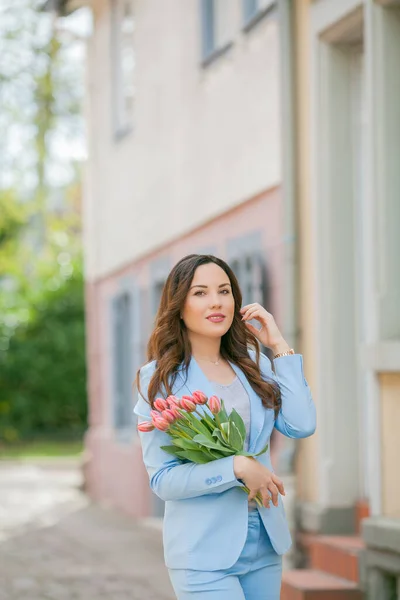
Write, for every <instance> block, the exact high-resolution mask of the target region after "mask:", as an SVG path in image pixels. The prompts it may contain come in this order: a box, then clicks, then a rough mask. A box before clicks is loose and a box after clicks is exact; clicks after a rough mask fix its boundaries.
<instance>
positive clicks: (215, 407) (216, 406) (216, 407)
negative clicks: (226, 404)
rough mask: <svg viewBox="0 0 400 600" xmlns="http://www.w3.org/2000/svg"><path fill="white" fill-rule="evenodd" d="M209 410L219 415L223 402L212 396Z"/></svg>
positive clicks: (209, 401) (209, 400)
mask: <svg viewBox="0 0 400 600" xmlns="http://www.w3.org/2000/svg"><path fill="white" fill-rule="evenodd" d="M208 408H209V409H210V410H211V412H212V413H213V415H217V414H218V413H219V411H220V410H221V401H220V399H219V398H218V397H217V396H211V397H210V398H209V399H208Z"/></svg>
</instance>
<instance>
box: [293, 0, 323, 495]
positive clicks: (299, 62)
mask: <svg viewBox="0 0 400 600" xmlns="http://www.w3.org/2000/svg"><path fill="white" fill-rule="evenodd" d="M295 6H296V9H295V24H296V37H297V45H296V52H295V56H296V62H295V67H296V73H297V105H296V106H297V123H298V135H297V147H296V154H297V161H298V163H297V168H298V186H297V191H298V196H297V198H298V203H299V205H298V214H299V251H300V261H299V262H300V273H299V282H300V290H299V292H300V329H301V351H302V353H303V354H304V364H305V370H306V377H307V380H308V382H309V384H310V386H311V388H312V389H315V380H316V373H315V366H316V361H315V347H314V333H315V331H314V329H315V291H314V285H315V282H314V278H313V260H312V254H313V252H314V251H315V249H314V245H313V234H312V218H311V214H312V207H311V204H310V196H311V194H310V188H311V181H310V116H309V106H310V74H309V68H310V47H309V38H310V31H309V19H310V16H309V0H297V2H296V5H295ZM314 400H315V403H316V405H317V409H318V398H316V397H315V395H314ZM317 437H318V427H317V431H316V433H315V434H314V435H313V436H312V437H311V438H308V439H306V440H302V441H301V443H300V447H299V461H298V478H297V488H298V494H299V497H300V498H301V499H302V500H303V501H307V502H316V501H317V499H318V498H317V494H318V489H317V483H318V481H317V477H318V465H317V455H318V450H317Z"/></svg>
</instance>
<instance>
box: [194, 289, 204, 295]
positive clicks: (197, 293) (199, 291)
mask: <svg viewBox="0 0 400 600" xmlns="http://www.w3.org/2000/svg"><path fill="white" fill-rule="evenodd" d="M200 294H204V292H203V291H202V290H198V291H197V292H195V293H194V295H195V296H200Z"/></svg>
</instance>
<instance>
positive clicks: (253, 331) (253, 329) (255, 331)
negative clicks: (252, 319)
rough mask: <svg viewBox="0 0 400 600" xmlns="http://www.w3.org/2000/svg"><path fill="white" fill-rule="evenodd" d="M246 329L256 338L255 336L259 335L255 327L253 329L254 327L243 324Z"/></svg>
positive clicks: (249, 324)
mask: <svg viewBox="0 0 400 600" xmlns="http://www.w3.org/2000/svg"><path fill="white" fill-rule="evenodd" d="M245 325H246V327H247V329H249V330H250V331H251V333H254V335H255V336H256V337H257V335H258V334H259V333H260V331H259V330H258V329H257V327H254V325H251V323H245Z"/></svg>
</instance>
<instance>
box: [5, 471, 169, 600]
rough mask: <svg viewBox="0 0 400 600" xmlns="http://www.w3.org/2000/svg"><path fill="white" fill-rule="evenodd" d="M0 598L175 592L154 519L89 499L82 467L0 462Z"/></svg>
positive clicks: (133, 599) (111, 597) (158, 598)
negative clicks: (149, 523)
mask: <svg viewBox="0 0 400 600" xmlns="http://www.w3.org/2000/svg"><path fill="white" fill-rule="evenodd" d="M0 581H1V586H0V600H67V599H68V600H102V599H107V600H143V599H145V600H174V599H175V595H174V593H173V590H172V587H171V584H170V581H169V578H168V573H167V570H166V568H165V566H164V561H163V552H162V544H161V535H160V532H159V531H157V529H155V528H154V527H148V526H145V525H144V524H143V523H142V522H141V521H139V520H134V519H132V518H129V517H127V516H124V515H122V514H120V513H118V512H116V511H113V510H111V509H106V508H102V507H100V506H99V505H95V504H92V503H91V502H90V501H89V499H88V498H87V497H86V496H85V495H84V494H83V493H82V492H81V491H80V474H79V472H78V471H77V470H76V468H74V467H71V469H70V470H68V468H66V467H65V465H63V467H62V468H60V469H59V470H58V469H57V465H56V463H54V464H53V465H52V466H51V467H46V468H43V467H41V466H37V465H28V466H27V465H22V464H19V463H15V464H11V463H8V464H7V465H4V464H2V463H1V462H0Z"/></svg>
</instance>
